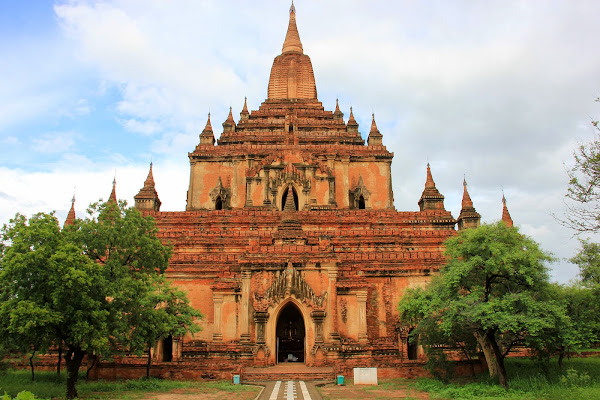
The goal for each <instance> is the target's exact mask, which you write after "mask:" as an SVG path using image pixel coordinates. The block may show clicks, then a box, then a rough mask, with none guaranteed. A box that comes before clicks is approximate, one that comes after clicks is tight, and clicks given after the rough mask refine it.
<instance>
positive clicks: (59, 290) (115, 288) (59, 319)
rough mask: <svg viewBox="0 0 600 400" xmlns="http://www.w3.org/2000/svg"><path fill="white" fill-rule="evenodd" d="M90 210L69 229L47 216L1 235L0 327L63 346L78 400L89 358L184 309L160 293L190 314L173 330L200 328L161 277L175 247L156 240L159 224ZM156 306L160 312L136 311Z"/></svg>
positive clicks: (130, 212) (117, 207)
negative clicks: (149, 321)
mask: <svg viewBox="0 0 600 400" xmlns="http://www.w3.org/2000/svg"><path fill="white" fill-rule="evenodd" d="M88 211H89V217H88V218H87V219H84V220H77V221H76V222H75V224H74V225H72V226H68V227H66V228H65V229H63V230H60V227H59V224H58V221H57V219H56V218H55V217H54V216H53V215H49V214H37V215H36V216H34V217H32V218H31V219H30V220H29V221H27V220H26V218H25V217H22V216H20V215H17V216H16V217H15V219H13V220H11V221H10V223H9V224H8V225H5V226H4V228H3V229H2V239H3V251H2V258H1V271H0V296H1V297H0V299H1V300H2V307H1V308H0V321H3V322H6V323H8V324H9V326H11V327H13V326H14V328H10V329H11V330H9V331H7V334H9V335H15V334H18V332H19V329H20V330H21V332H25V335H24V337H33V336H34V333H33V332H34V331H35V329H38V332H39V331H42V332H44V334H46V335H47V336H48V337H49V338H50V337H52V338H53V339H52V340H54V343H59V341H60V342H61V343H63V344H64V347H65V350H66V351H65V355H64V358H65V363H66V366H67V375H68V376H67V398H69V399H71V398H75V397H77V389H76V383H77V378H78V373H79V368H80V366H81V363H82V361H83V359H84V357H85V355H86V354H95V355H96V354H99V355H110V354H113V353H115V352H116V351H119V349H127V348H129V347H130V346H131V345H132V342H131V341H132V340H133V336H132V333H131V332H132V331H135V330H136V329H134V325H132V324H133V323H135V322H139V320H140V317H139V316H140V315H143V316H145V317H148V318H150V317H152V316H153V314H160V315H163V314H165V313H169V312H173V311H178V310H174V309H173V308H169V307H167V306H168V305H169V304H168V301H169V299H168V298H158V297H156V294H155V293H156V292H161V293H162V292H165V293H171V295H172V298H173V300H172V302H174V303H176V304H180V306H181V308H182V309H184V310H185V311H186V312H187V314H186V315H187V316H189V319H184V322H183V323H181V324H180V325H178V326H177V328H178V329H176V328H175V327H173V326H171V330H172V331H173V332H176V333H177V334H184V333H185V332H186V331H188V330H192V331H194V330H195V329H196V328H195V325H194V323H193V320H192V319H193V318H194V317H195V316H196V314H194V313H193V312H192V313H190V312H188V311H189V310H188V309H186V307H189V303H188V301H187V299H186V298H185V296H183V295H182V293H181V292H179V291H175V290H173V289H172V288H170V286H168V285H165V281H164V279H162V278H161V277H160V275H161V274H162V273H163V272H164V270H165V269H166V267H167V265H168V259H169V256H170V249H169V248H167V247H165V246H163V245H162V243H161V242H160V240H159V239H158V238H157V236H156V233H157V231H156V227H155V224H154V221H153V220H152V219H151V218H150V217H143V216H142V215H141V214H140V213H139V212H138V211H137V210H135V209H132V208H127V207H126V204H125V203H121V204H116V203H114V202H109V203H104V204H101V203H96V204H93V205H91V206H90V209H89V210H88ZM39 221H42V222H43V223H39ZM50 244H51V246H50ZM162 285H165V286H162ZM142 288H144V289H143V290H142ZM148 288H151V289H148ZM157 299H159V300H160V301H157V302H154V301H155V300H157ZM161 299H162V300H161ZM27 301H28V302H29V303H26V302H27ZM152 302H154V305H155V307H154V308H153V309H152V310H154V311H152V310H150V309H148V310H141V309H139V308H138V307H140V305H141V304H146V303H152ZM29 318H33V320H36V321H40V322H39V323H36V324H30V326H31V328H32V330H28V328H27V327H28V326H29V325H27V324H25V325H23V322H24V321H28V320H29ZM168 318H171V316H169V317H168ZM168 318H167V319H168ZM173 318H175V317H173ZM178 321H180V320H178ZM34 328H35V329H34ZM140 336H141V335H140ZM49 340H50V339H49ZM31 345H33V343H31Z"/></svg>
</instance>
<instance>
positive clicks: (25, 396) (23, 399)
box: [1, 390, 35, 400]
mask: <svg viewBox="0 0 600 400" xmlns="http://www.w3.org/2000/svg"><path fill="white" fill-rule="evenodd" d="M33 399H35V396H34V395H33V393H31V392H28V391H26V390H24V391H22V392H19V393H18V394H17V397H15V399H14V400H33ZM1 400H12V397H10V396H9V395H7V394H6V393H4V395H3V396H2V398H1Z"/></svg>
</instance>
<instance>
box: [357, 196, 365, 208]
mask: <svg viewBox="0 0 600 400" xmlns="http://www.w3.org/2000/svg"><path fill="white" fill-rule="evenodd" d="M358 209H359V210H364V209H365V198H364V197H363V196H362V195H361V196H360V197H359V198H358Z"/></svg>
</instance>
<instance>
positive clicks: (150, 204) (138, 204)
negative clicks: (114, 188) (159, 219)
mask: <svg viewBox="0 0 600 400" xmlns="http://www.w3.org/2000/svg"><path fill="white" fill-rule="evenodd" d="M134 199H135V208H137V209H138V210H146V211H160V205H161V202H160V199H159V198H158V193H157V192H156V189H155V187H154V176H153V175H152V163H150V171H148V177H147V178H146V180H145V181H144V186H143V187H142V188H141V189H140V191H139V192H138V194H136V195H135V196H134Z"/></svg>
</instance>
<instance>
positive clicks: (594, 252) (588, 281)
mask: <svg viewBox="0 0 600 400" xmlns="http://www.w3.org/2000/svg"><path fill="white" fill-rule="evenodd" d="M579 242H580V244H581V249H580V250H579V251H578V252H577V254H576V255H575V256H574V257H573V258H571V259H570V260H569V261H571V262H572V263H573V264H576V265H577V266H579V278H580V280H581V284H582V285H583V286H584V287H587V288H590V289H598V290H600V244H598V243H593V242H591V241H589V240H586V239H583V240H580V241H579Z"/></svg>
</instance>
